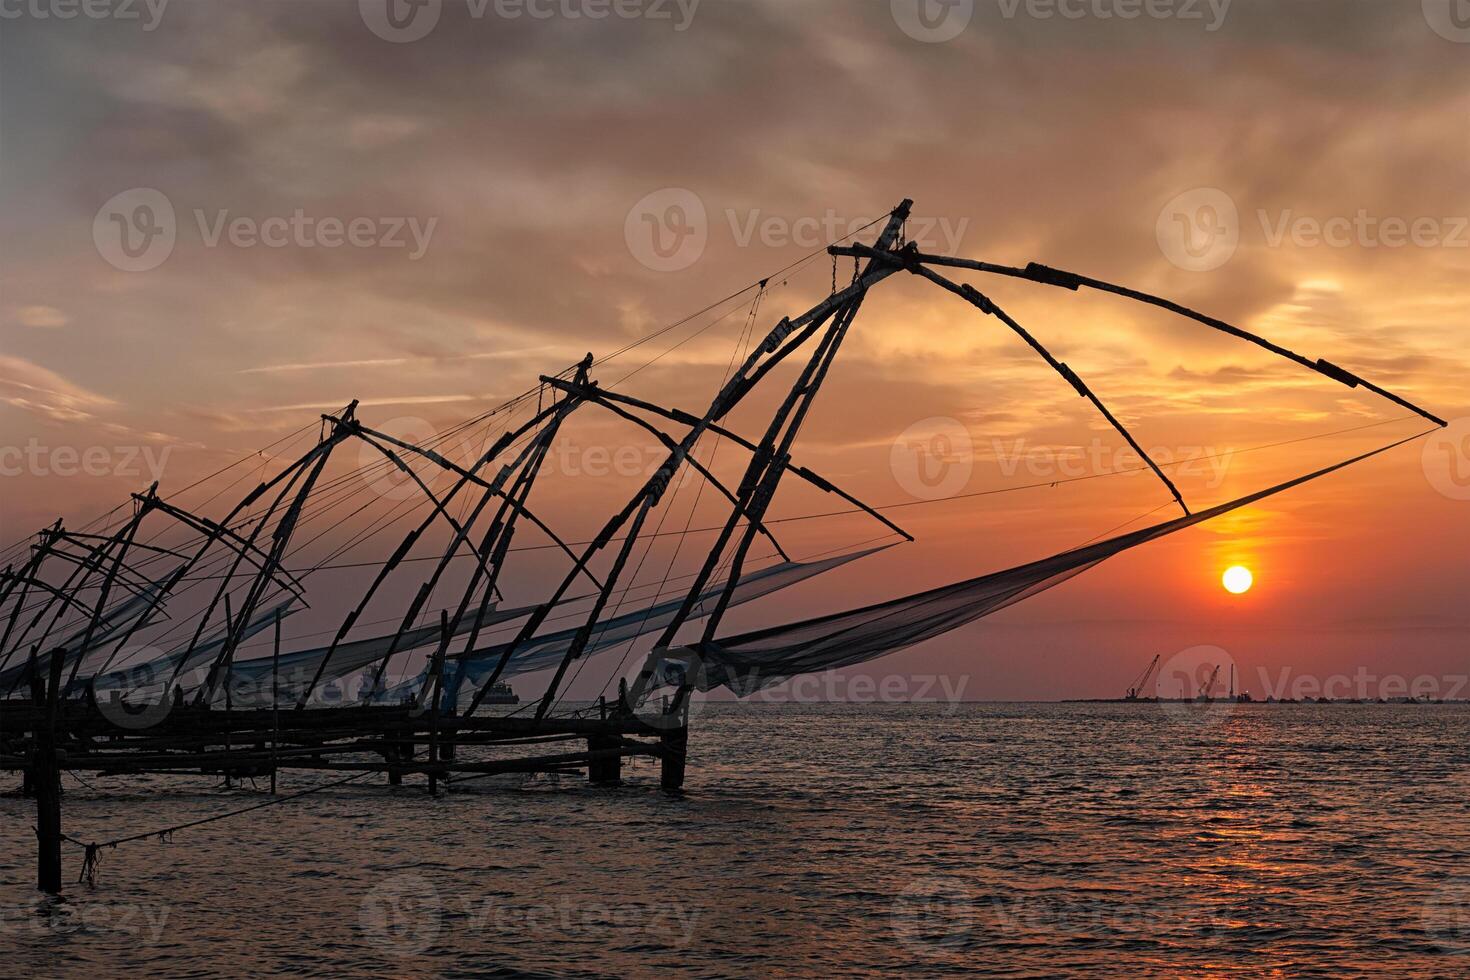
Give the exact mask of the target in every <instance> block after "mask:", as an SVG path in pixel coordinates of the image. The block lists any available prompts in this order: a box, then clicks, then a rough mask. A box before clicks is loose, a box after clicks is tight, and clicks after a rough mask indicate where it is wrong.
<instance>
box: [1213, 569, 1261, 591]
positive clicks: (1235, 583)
mask: <svg viewBox="0 0 1470 980" xmlns="http://www.w3.org/2000/svg"><path fill="white" fill-rule="evenodd" d="M1220 581H1221V583H1222V584H1223V585H1224V586H1225V591H1226V592H1229V593H1232V594H1233V595H1241V594H1243V593H1246V592H1249V591H1250V590H1251V586H1252V585H1254V584H1255V582H1256V577H1255V576H1254V575H1252V574H1251V570H1250V569H1249V568H1246V567H1245V566H1244V565H1232V566H1231V567H1229V568H1227V569H1225V574H1224V575H1223V576H1221V578H1220Z"/></svg>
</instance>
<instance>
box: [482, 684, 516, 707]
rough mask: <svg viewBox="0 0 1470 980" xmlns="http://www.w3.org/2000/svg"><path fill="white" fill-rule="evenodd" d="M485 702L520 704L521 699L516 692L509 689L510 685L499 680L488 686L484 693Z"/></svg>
mask: <svg viewBox="0 0 1470 980" xmlns="http://www.w3.org/2000/svg"><path fill="white" fill-rule="evenodd" d="M485 703H486V704H520V703H521V699H520V698H519V697H517V696H516V692H515V691H512V690H511V689H510V685H509V684H507V683H505V682H504V681H501V682H499V683H497V684H493V685H491V687H490V692H489V693H488V694H486V695H485Z"/></svg>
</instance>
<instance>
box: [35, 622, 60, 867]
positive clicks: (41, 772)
mask: <svg viewBox="0 0 1470 980" xmlns="http://www.w3.org/2000/svg"><path fill="white" fill-rule="evenodd" d="M65 659H66V655H65V652H64V651H62V650H56V651H54V652H53V653H52V654H51V683H50V685H49V687H48V689H47V691H46V712H45V716H44V719H43V720H42V722H41V724H40V725H39V726H38V729H37V731H36V739H35V773H36V887H37V888H38V889H40V890H41V891H43V892H46V893H47V894H48V895H59V894H61V770H60V769H59V768H58V767H57V759H56V716H57V713H58V710H59V707H60V704H59V702H60V697H61V674H62V668H63V667H64V666H65V663H64V661H65Z"/></svg>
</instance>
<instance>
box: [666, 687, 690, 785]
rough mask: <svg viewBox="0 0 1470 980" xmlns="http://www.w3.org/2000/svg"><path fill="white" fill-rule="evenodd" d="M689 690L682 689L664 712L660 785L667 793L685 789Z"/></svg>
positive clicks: (687, 756) (687, 755)
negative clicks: (663, 751)
mask: <svg viewBox="0 0 1470 980" xmlns="http://www.w3.org/2000/svg"><path fill="white" fill-rule="evenodd" d="M688 697H689V688H687V687H681V688H679V690H678V692H677V693H675V695H674V703H673V704H672V705H671V706H669V708H668V709H666V710H665V711H664V714H663V719H662V721H663V724H664V725H666V726H667V727H665V728H664V732H663V735H662V736H660V738H659V741H660V742H661V743H662V744H663V747H664V749H665V755H664V757H663V766H662V771H661V773H660V777H661V778H660V783H661V785H662V786H663V790H664V792H666V793H678V792H680V791H681V790H682V789H683V788H684V766H685V763H686V762H687V761H688V758H689V702H688Z"/></svg>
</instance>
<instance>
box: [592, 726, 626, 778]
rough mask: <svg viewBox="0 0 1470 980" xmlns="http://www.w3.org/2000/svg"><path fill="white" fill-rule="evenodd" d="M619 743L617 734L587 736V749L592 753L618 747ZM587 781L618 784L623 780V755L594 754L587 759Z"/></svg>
mask: <svg viewBox="0 0 1470 980" xmlns="http://www.w3.org/2000/svg"><path fill="white" fill-rule="evenodd" d="M619 744H620V743H619V739H618V737H617V736H616V735H609V734H602V733H598V734H595V735H589V736H587V751H588V752H590V753H596V752H600V751H603V750H606V749H616V748H618V746H619ZM587 781H588V782H590V783H592V784H593V785H594V786H617V785H618V784H619V783H621V782H622V781H623V757H622V756H620V755H609V756H602V757H599V756H596V755H594V756H593V757H592V758H591V759H589V760H588V761H587Z"/></svg>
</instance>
